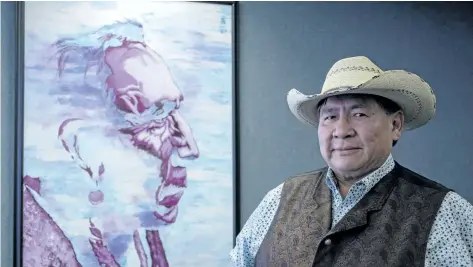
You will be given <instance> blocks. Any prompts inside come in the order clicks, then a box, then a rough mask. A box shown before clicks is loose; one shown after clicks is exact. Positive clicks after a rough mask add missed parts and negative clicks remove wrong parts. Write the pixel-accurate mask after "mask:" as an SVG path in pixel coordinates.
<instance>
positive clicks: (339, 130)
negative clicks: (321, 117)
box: [333, 117, 355, 138]
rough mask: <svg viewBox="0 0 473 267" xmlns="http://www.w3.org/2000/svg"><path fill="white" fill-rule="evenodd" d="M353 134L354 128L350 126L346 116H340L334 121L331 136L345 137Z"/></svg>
mask: <svg viewBox="0 0 473 267" xmlns="http://www.w3.org/2000/svg"><path fill="white" fill-rule="evenodd" d="M354 135H355V129H353V127H352V126H351V123H350V122H349V121H348V120H347V119H346V118H343V117H342V118H340V119H338V120H337V122H336V123H335V128H334V130H333V137H335V138H347V137H352V136H354Z"/></svg>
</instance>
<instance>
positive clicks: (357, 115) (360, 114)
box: [354, 113, 366, 117]
mask: <svg viewBox="0 0 473 267" xmlns="http://www.w3.org/2000/svg"><path fill="white" fill-rule="evenodd" d="M354 116H355V117H365V116H366V115H365V114H363V113H355V114H354Z"/></svg>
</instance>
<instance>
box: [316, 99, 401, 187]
mask: <svg viewBox="0 0 473 267" xmlns="http://www.w3.org/2000/svg"><path fill="white" fill-rule="evenodd" d="M402 123H403V114H402V112H396V113H394V114H391V115H388V114H386V112H385V110H384V109H383V108H382V107H381V106H380V105H378V103H377V102H376V101H375V100H374V99H372V98H369V97H357V96H334V97H330V98H329V99H327V101H326V103H325V104H323V105H322V106H321V108H320V119H319V125H318V138H319V144H320V152H321V154H322V157H323V158H324V160H325V161H326V162H327V164H328V165H329V166H330V168H331V169H332V170H333V171H334V172H335V173H336V174H337V175H342V176H346V177H353V178H355V177H358V176H362V175H365V174H367V173H368V172H370V171H371V170H373V169H375V168H377V167H379V166H380V165H381V164H382V162H383V161H384V160H385V159H386V157H387V156H388V155H389V153H390V152H391V149H392V142H393V140H398V139H399V138H400V136H401V130H402Z"/></svg>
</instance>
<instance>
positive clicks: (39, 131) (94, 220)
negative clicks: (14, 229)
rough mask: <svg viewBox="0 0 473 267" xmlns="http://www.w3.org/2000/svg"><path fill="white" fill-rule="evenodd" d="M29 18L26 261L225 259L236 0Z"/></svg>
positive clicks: (68, 6)
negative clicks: (226, 2)
mask: <svg viewBox="0 0 473 267" xmlns="http://www.w3.org/2000/svg"><path fill="white" fill-rule="evenodd" d="M25 18H26V21H25V81H24V84H25V85H24V151H23V155H24V162H23V166H24V167H23V189H22V192H23V243H22V248H23V254H22V261H23V265H22V266H24V267H40V266H44V267H46V266H71V267H72V266H87V267H89V266H110V267H111V266H123V267H124V266H132V267H136V266H142V267H144V266H150V267H151V266H156V267H157V266H159V267H167V266H172V267H174V266H228V264H229V259H228V258H229V257H228V251H229V250H230V249H231V247H232V240H233V236H232V235H233V222H234V218H233V192H234V189H233V173H234V170H233V153H234V152H233V112H232V109H233V107H232V103H233V100H232V95H233V90H234V89H233V72H232V70H233V65H232V64H233V58H232V57H233V53H232V51H233V50H232V49H233V47H232V45H233V44H232V19H233V18H232V6H231V5H226V4H210V3H191V2H175V3H173V2H146V1H143V2H141V1H140V2H136V3H134V4H127V2H126V1H118V2H102V3H101V2H28V3H26V4H25Z"/></svg>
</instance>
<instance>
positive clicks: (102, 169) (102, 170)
mask: <svg viewBox="0 0 473 267" xmlns="http://www.w3.org/2000/svg"><path fill="white" fill-rule="evenodd" d="M104 172H105V166H103V162H101V163H100V166H99V176H102V174H103V173H104Z"/></svg>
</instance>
